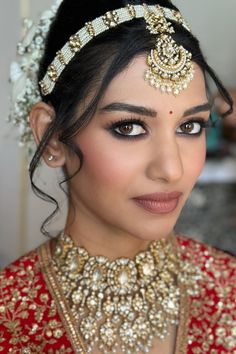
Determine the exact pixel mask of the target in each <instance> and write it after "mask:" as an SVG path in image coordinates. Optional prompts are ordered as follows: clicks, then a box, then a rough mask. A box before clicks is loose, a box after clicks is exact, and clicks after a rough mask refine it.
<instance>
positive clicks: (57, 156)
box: [29, 102, 65, 167]
mask: <svg viewBox="0 0 236 354" xmlns="http://www.w3.org/2000/svg"><path fill="white" fill-rule="evenodd" d="M53 119H55V111H54V109H53V108H52V107H51V106H49V105H48V104H46V103H44V102H39V103H36V104H35V105H34V106H33V108H32V110H31V112H30V115H29V124H30V127H31V130H32V133H33V136H34V140H35V142H36V144H37V145H39V143H40V142H41V140H42V138H43V136H44V133H45V132H46V130H47V129H48V127H49V125H50V124H51V123H52V121H53ZM43 158H44V161H45V162H46V164H47V165H48V166H50V167H61V166H63V165H64V164H65V149H64V146H63V144H62V143H61V142H60V141H59V140H58V134H55V135H54V136H53V137H52V138H51V139H50V140H49V142H48V144H47V147H46V149H45V151H44V152H43Z"/></svg>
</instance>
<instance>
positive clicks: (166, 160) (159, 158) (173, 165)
mask: <svg viewBox="0 0 236 354" xmlns="http://www.w3.org/2000/svg"><path fill="white" fill-rule="evenodd" d="M151 150H152V151H151V153H150V156H151V158H150V159H149V162H148V165H147V170H146V174H147V176H148V178H150V179H152V180H162V181H164V182H166V183H167V182H168V183H174V182H177V181H179V180H180V179H181V177H182V176H183V161H182V157H183V156H182V154H181V151H180V148H179V146H178V142H177V141H176V136H167V135H162V136H161V137H160V136H159V137H158V138H157V139H155V141H153V142H152V147H151Z"/></svg>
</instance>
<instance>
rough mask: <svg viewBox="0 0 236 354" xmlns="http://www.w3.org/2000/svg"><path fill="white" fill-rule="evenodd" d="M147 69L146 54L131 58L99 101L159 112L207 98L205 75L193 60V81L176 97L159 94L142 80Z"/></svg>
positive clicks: (191, 104) (158, 90)
mask: <svg viewBox="0 0 236 354" xmlns="http://www.w3.org/2000/svg"><path fill="white" fill-rule="evenodd" d="M146 69H147V64H146V55H142V56H138V57H136V58H134V59H133V60H132V62H130V64H129V65H128V66H127V68H125V69H124V70H123V71H122V72H121V73H120V74H119V75H117V76H116V77H115V78H114V79H113V80H112V81H111V83H110V84H109V86H108V88H107V90H106V92H105V94H104V96H103V98H102V100H101V104H107V103H110V102H112V101H119V102H126V103H132V104H138V105H140V104H142V105H147V106H149V107H153V108H155V107H156V108H157V110H158V111H161V110H162V109H165V108H172V109H175V110H179V111H180V112H181V111H185V110H186V109H188V108H189V107H192V106H195V105H199V104H202V103H205V102H207V101H208V99H207V96H206V88H205V79H204V75H203V73H202V70H201V69H200V67H199V66H198V65H197V64H195V63H194V69H195V74H194V78H193V80H192V81H191V82H190V84H189V85H188V88H187V89H186V90H184V91H182V92H181V93H180V94H179V95H178V96H174V95H173V94H167V93H162V92H161V91H160V89H156V88H153V87H152V86H150V84H149V83H148V82H147V81H145V79H144V75H145V71H146Z"/></svg>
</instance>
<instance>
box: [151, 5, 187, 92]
mask: <svg viewBox="0 0 236 354" xmlns="http://www.w3.org/2000/svg"><path fill="white" fill-rule="evenodd" d="M159 10H160V12H159V14H158V15H156V14H155V13H153V12H149V11H148V9H147V15H146V17H145V20H146V22H147V29H148V30H149V31H150V33H152V34H159V38H158V39H157V43H156V48H155V49H152V50H151V53H150V54H149V55H148V58H147V64H148V66H149V69H148V70H147V71H146V74H145V79H146V80H148V81H149V82H150V84H151V86H154V87H156V88H160V89H161V91H162V92H167V93H173V94H174V95H178V94H179V93H180V92H181V91H182V90H183V89H186V88H187V87H188V84H189V83H190V81H191V80H192V79H193V75H194V68H193V64H192V63H191V58H192V54H191V53H190V52H188V51H187V50H186V49H185V48H184V47H183V46H179V45H178V44H177V43H176V42H175V41H174V40H173V38H172V37H171V36H170V34H172V33H174V32H175V31H174V28H173V27H172V25H171V23H170V22H168V21H167V20H166V18H165V14H164V12H163V11H162V8H161V7H160V6H159Z"/></svg>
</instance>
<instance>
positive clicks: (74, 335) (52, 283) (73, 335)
mask: <svg viewBox="0 0 236 354" xmlns="http://www.w3.org/2000/svg"><path fill="white" fill-rule="evenodd" d="M38 252H39V260H40V263H41V267H42V270H43V274H44V278H45V281H46V283H47V286H48V288H49V290H50V292H51V295H52V297H53V298H54V299H55V302H56V304H57V308H58V312H59V314H60V317H61V320H62V322H63V324H64V327H65V329H66V331H67V333H68V335H69V337H70V339H71V345H72V346H73V349H74V352H75V353H79V354H86V351H85V348H84V346H83V342H82V339H81V338H80V335H79V333H78V330H77V329H76V326H75V323H74V319H73V317H72V316H71V313H70V309H69V307H68V304H67V303H66V301H65V299H64V297H63V295H62V292H61V289H60V286H59V284H58V281H57V277H56V275H55V274H54V270H53V267H52V263H51V251H50V243H46V244H44V245H42V246H41V247H40V248H39V251H38Z"/></svg>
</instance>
